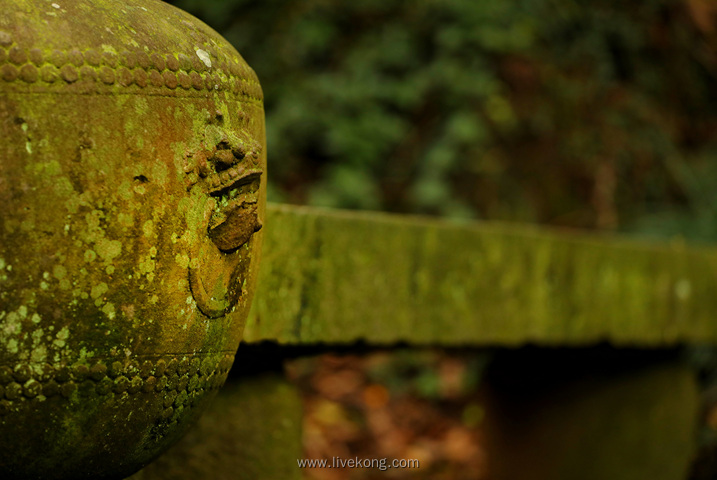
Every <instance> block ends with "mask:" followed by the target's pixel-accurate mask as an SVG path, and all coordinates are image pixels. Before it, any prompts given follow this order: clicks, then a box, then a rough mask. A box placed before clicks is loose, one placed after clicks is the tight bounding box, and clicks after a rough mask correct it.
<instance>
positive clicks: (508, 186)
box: [171, 0, 717, 241]
mask: <svg viewBox="0 0 717 480" xmlns="http://www.w3.org/2000/svg"><path fill="white" fill-rule="evenodd" d="M171 3H173V4H175V5H177V6H179V7H180V8H183V9H185V10H187V11H189V12H191V13H193V14H194V15H196V16H198V17H200V18H202V19H203V20H204V21H206V22H207V23H208V24H209V25H211V26H212V27H214V28H215V29H216V30H217V31H219V32H220V33H222V34H223V35H224V36H225V37H226V38H227V39H228V40H229V41H230V42H232V43H233V44H234V46H235V47H236V48H237V49H238V50H239V51H240V52H241V53H242V55H243V56H244V58H245V59H246V60H247V61H248V62H249V64H250V65H251V66H252V67H253V68H254V69H255V70H256V72H257V73H258V75H259V78H260V80H261V82H262V86H263V88H264V93H265V98H266V99H265V105H266V119H267V136H268V144H269V169H270V179H271V180H270V182H271V183H270V192H269V195H270V199H271V200H274V201H282V202H289V203H308V204H314V205H322V206H329V207H340V208H356V209H381V210H387V211H393V212H402V213H421V214H430V215H442V216H447V217H454V218H485V219H492V220H509V221H521V222H540V223H547V224H552V225H557V226H566V227H581V228H600V229H607V230H622V231H632V232H639V233H643V234H655V235H661V236H672V235H682V236H685V237H687V238H689V239H696V240H707V241H709V240H716V239H717V215H715V213H717V212H715V210H716V209H717V133H716V132H717V115H716V114H715V112H717V88H716V82H715V79H716V78H717V53H716V48H715V46H716V45H717V42H716V41H715V37H716V34H715V31H716V28H717V27H716V25H717V22H716V21H715V11H717V10H716V9H715V7H714V6H713V5H714V2H710V1H709V0H689V1H687V0H679V1H678V0H645V1H642V2H636V3H624V2H616V1H614V0H590V1H588V2H578V1H576V0H513V1H510V2H478V1H473V0H452V1H449V0H444V1H439V0H419V1H412V2H408V1H401V0H380V1H379V0H363V1H361V2H339V1H337V0H300V1H299V0H268V1H263V2H260V1H255V0H222V1H208V0H176V1H174V2H171Z"/></svg>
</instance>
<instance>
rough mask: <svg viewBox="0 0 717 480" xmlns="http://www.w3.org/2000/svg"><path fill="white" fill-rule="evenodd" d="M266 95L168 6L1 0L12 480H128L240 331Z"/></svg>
mask: <svg viewBox="0 0 717 480" xmlns="http://www.w3.org/2000/svg"><path fill="white" fill-rule="evenodd" d="M264 136H265V135H264V113H263V104H262V92H261V88H260V86H259V84H258V81H257V78H256V75H255V74H254V72H253V71H252V70H251V69H250V68H249V67H248V66H247V64H246V63H245V62H244V60H243V59H242V58H241V57H240V56H239V54H238V53H237V52H236V51H235V50H234V49H233V48H232V47H231V46H230V45H229V44H228V43H227V42H226V41H225V40H223V39H222V38H221V37H220V36H219V35H218V34H217V33H215V32H214V31H213V30H211V29H210V28H209V27H207V26H206V25H204V24H203V23H201V22H200V21H198V20H197V19H195V18H193V17H192V16H190V15H188V14H186V13H184V12H182V11H180V10H178V9H176V8H174V7H171V6H169V5H167V4H164V3H162V2H160V1H154V0H152V1H150V0H147V1H140V0H55V1H54V3H53V1H51V0H2V6H1V7H0V478H2V479H30V478H38V479H40V478H41V479H79V478H93V479H95V478H97V479H99V478H124V477H125V476H127V475H129V474H131V473H133V472H134V471H136V470H138V469H139V468H141V467H142V466H143V465H145V464H146V463H148V462H149V461H150V460H151V459H152V458H154V457H155V456H157V455H158V454H159V453H161V452H162V451H163V450H164V449H165V448H166V447H168V446H169V445H170V444H171V443H172V442H173V441H174V440H176V439H177V438H178V436H179V435H180V434H181V433H182V430H183V428H184V427H185V426H186V425H187V424H188V423H189V422H190V421H191V419H192V418H193V417H195V416H196V415H197V413H198V412H199V411H201V409H202V406H203V405H204V404H205V402H206V401H207V400H209V399H210V398H211V397H212V396H213V394H214V393H215V391H216V389H217V388H218V387H220V386H221V385H222V383H223V382H224V380H225V378H226V375H227V372H228V370H229V368H230V366H231V364H232V361H233V358H234V353H235V351H236V349H237V346H238V344H239V341H240V340H241V336H242V331H243V328H244V323H245V319H246V316H247V313H248V309H249V306H250V302H251V297H252V293H253V288H254V282H255V278H256V274H257V262H258V259H259V254H260V242H261V232H260V229H261V226H262V219H263V217H264V198H265V190H266V188H265V185H266V184H265V182H266V176H265V174H264V169H265V148H264V143H265V141H264Z"/></svg>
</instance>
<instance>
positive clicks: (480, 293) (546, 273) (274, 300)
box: [244, 205, 717, 347]
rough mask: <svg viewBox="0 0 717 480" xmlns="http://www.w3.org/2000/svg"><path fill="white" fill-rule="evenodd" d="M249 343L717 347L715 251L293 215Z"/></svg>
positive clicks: (280, 213)
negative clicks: (715, 344) (704, 344)
mask: <svg viewBox="0 0 717 480" xmlns="http://www.w3.org/2000/svg"><path fill="white" fill-rule="evenodd" d="M266 223H267V227H266V229H265V230H266V232H265V243H264V251H265V254H264V256H263V257H262V266H261V269H260V274H259V283H258V290H257V294H256V297H255V300H254V304H253V306H252V311H251V314H250V319H249V322H248V324H247V327H246V330H245V334H244V339H245V340H246V341H249V342H259V341H262V340H273V341H277V342H280V343H285V344H316V343H331V344H346V343H351V342H356V341H365V342H368V343H374V344H391V343H396V342H407V343H409V344H433V345H474V346H482V345H503V346H518V345H523V344H528V343H533V344H538V345H561V346H580V345H588V344H594V343H597V342H602V341H607V342H610V343H612V344H614V345H621V346H644V347H658V346H660V347H661V346H669V345H674V344H679V343H698V342H715V341H717V322H716V321H715V315H716V313H715V312H717V295H716V294H715V292H717V273H716V272H717V249H715V248H698V247H694V246H687V245H685V244H683V243H681V242H674V243H649V242H641V241H635V240H630V239H626V238H621V237H614V236H607V235H588V234H581V233H575V232H571V231H556V230H549V229H541V228H537V227H531V226H521V225H510V224H501V223H491V222H486V223H474V224H463V225H460V224H451V223H447V222H442V221H438V220H430V219H423V218H412V217H405V216H397V215H388V214H374V213H361V212H340V211H330V210H321V209H312V208H307V207H292V206H288V205H270V207H269V208H268V211H267V222H266Z"/></svg>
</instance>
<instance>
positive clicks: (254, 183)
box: [185, 112, 263, 318]
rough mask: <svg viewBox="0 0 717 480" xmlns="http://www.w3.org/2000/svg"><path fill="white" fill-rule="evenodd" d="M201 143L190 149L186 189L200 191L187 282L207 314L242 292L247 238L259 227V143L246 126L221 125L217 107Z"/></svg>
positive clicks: (224, 308) (222, 310) (226, 307)
mask: <svg viewBox="0 0 717 480" xmlns="http://www.w3.org/2000/svg"><path fill="white" fill-rule="evenodd" d="M204 137H205V138H204V141H203V142H202V147H203V148H201V149H200V150H198V151H196V152H190V154H189V158H188V162H187V168H186V169H185V172H186V173H188V174H190V175H191V180H190V189H196V188H198V189H200V190H201V193H202V194H204V195H205V201H204V202H203V203H200V205H201V209H202V211H201V220H200V221H199V222H198V226H199V228H198V230H199V231H198V235H199V237H200V238H199V241H198V242H197V247H196V248H195V249H194V251H193V252H191V258H192V261H191V262H190V266H189V282H190V288H191V290H192V295H193V296H194V299H195V301H196V302H197V306H198V307H199V309H200V310H201V311H202V313H204V314H205V315H207V316H208V317H211V318H216V317H220V316H222V315H225V314H226V313H229V312H230V311H231V309H232V308H233V307H234V306H235V305H236V303H237V302H238V301H239V299H240V298H241V296H242V294H243V283H244V280H245V274H246V268H247V266H248V258H247V257H248V252H249V248H250V247H249V242H250V240H251V237H252V235H253V234H254V233H255V232H257V231H259V230H260V229H261V227H262V224H261V220H260V218H259V212H258V208H259V205H258V202H259V188H260V186H261V175H262V173H263V171H262V168H261V153H262V151H261V150H262V148H261V143H259V142H258V141H257V140H256V139H254V138H252V136H251V135H250V133H249V132H248V131H247V130H240V131H238V132H236V131H231V130H229V129H228V128H225V125H224V118H223V115H222V114H221V113H219V112H217V114H216V116H215V118H214V119H213V121H211V122H210V123H209V124H208V125H207V127H206V128H205V131H204Z"/></svg>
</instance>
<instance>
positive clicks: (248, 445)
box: [129, 375, 302, 480]
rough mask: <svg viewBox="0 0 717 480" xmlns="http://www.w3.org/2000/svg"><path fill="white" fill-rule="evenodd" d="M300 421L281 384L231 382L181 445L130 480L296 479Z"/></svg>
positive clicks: (294, 399) (296, 404) (292, 392)
mask: <svg viewBox="0 0 717 480" xmlns="http://www.w3.org/2000/svg"><path fill="white" fill-rule="evenodd" d="M301 422H302V406H301V399H300V398H299V395H298V393H297V391H296V388H295V387H294V386H293V385H291V384H290V383H289V382H288V381H286V380H285V379H283V378H280V377H276V376H273V375H264V376H261V377H257V378H249V379H244V380H240V381H234V382H232V381H231V380H230V381H229V382H227V385H226V386H225V387H224V388H223V389H222V390H221V392H219V394H218V395H217V398H216V399H215V400H214V401H213V402H212V404H211V405H210V406H209V407H208V408H207V410H206V411H205V412H204V413H203V414H202V417H201V418H200V419H199V421H198V422H197V423H196V424H195V425H194V426H193V427H192V428H191V429H190V430H189V432H188V433H187V435H186V436H185V437H184V438H182V440H180V441H179V442H178V443H177V444H176V445H174V446H173V447H172V448H170V449H169V450H168V451H167V452H166V453H165V454H164V455H162V456H161V457H159V458H158V459H157V460H156V461H155V462H153V463H151V464H150V465H148V466H147V467H146V468H144V469H143V470H141V471H140V472H138V473H136V474H135V475H133V476H132V477H130V479H129V480H196V479H200V478H219V479H224V478H226V479H232V480H259V479H281V480H299V479H301V470H300V469H299V468H298V467H297V464H296V459H297V458H302V450H301Z"/></svg>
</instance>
